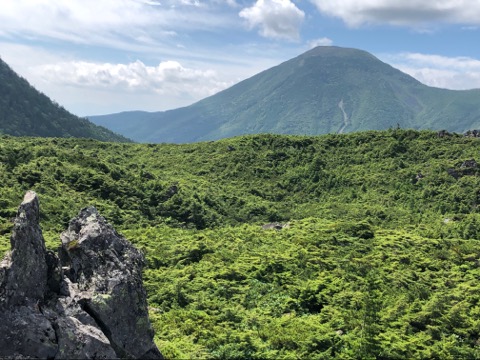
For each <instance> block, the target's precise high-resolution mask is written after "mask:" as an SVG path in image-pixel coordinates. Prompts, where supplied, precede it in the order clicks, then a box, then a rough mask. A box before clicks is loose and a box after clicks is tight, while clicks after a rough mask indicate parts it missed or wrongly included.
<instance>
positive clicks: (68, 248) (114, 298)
mask: <svg viewBox="0 0 480 360" xmlns="http://www.w3.org/2000/svg"><path fill="white" fill-rule="evenodd" d="M61 239H62V249H63V251H62V262H64V264H66V265H67V266H69V271H68V276H69V278H70V280H71V281H72V282H73V283H75V284H76V285H77V286H78V289H79V291H80V292H79V293H77V294H76V296H77V297H78V299H79V300H78V302H79V303H80V304H81V306H82V309H83V310H84V311H86V312H87V313H88V314H89V315H90V316H91V317H92V318H94V319H95V321H96V322H97V324H99V325H100V327H101V328H102V329H103V330H104V333H105V334H106V335H107V337H108V339H109V340H110V343H111V344H112V346H113V348H114V349H115V351H116V353H117V355H118V356H119V357H122V358H125V357H126V358H145V357H146V354H152V355H156V356H157V357H160V356H161V354H160V352H159V351H158V349H157V348H156V346H155V344H154V343H153V341H152V339H153V335H154V334H153V329H152V327H151V325H150V321H149V319H148V309H147V297H146V293H145V290H144V288H143V283H142V268H143V266H144V262H145V261H144V257H143V255H142V254H141V253H140V251H138V250H137V249H136V248H134V247H133V246H132V245H131V244H130V243H129V242H128V241H127V240H126V239H125V238H123V237H122V236H120V235H119V234H118V233H117V232H116V231H115V230H114V229H113V228H112V227H111V226H110V225H109V224H107V222H106V221H105V219H104V218H103V217H102V216H100V215H99V214H98V212H97V210H96V209H95V208H94V207H89V208H86V209H83V210H82V211H81V212H80V214H79V215H78V217H76V218H75V219H73V220H72V221H71V222H70V225H69V227H68V230H67V231H65V232H64V233H63V234H62V236H61Z"/></svg>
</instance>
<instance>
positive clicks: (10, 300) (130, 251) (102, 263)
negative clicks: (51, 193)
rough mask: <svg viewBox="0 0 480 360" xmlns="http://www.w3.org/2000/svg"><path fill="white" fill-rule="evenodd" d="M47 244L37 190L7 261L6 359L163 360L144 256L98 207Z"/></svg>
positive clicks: (1, 328)
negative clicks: (54, 248) (52, 247)
mask: <svg viewBox="0 0 480 360" xmlns="http://www.w3.org/2000/svg"><path fill="white" fill-rule="evenodd" d="M61 241H62V244H61V246H60V248H59V256H57V255H56V254H54V253H53V252H50V251H47V250H46V249H45V242H44V239H43V236H42V231H41V229H40V226H39V202H38V198H37V195H36V194H35V193H34V192H31V191H29V192H28V193H27V194H26V195H25V199H24V201H23V202H22V204H21V205H20V208H19V210H18V213H17V217H16V219H15V223H14V228H13V233H12V236H11V246H12V249H11V252H9V253H8V254H7V255H6V256H5V258H4V259H3V261H2V262H1V263H0V334H1V335H2V336H0V358H2V357H6V358H49V359H72V358H75V359H82V358H83V359H97V358H103V359H114V358H129V359H135V358H138V359H161V358H163V357H162V355H161V353H160V351H159V350H158V349H157V347H156V346H155V344H154V343H153V330H152V327H151V325H150V321H149V319H148V311H147V302H146V293H145V290H144V288H143V285H142V267H143V265H144V258H143V255H142V254H141V253H140V252H139V251H138V250H137V249H135V248H134V247H133V246H132V245H131V244H130V243H129V242H128V241H127V240H126V239H125V238H123V237H122V236H120V235H119V234H118V233H117V232H116V231H115V230H114V229H113V228H112V227H111V226H110V225H109V224H108V223H107V222H106V221H105V219H104V218H103V217H102V216H100V214H99V213H98V212H97V210H96V209H95V208H93V207H89V208H86V209H83V210H82V211H81V212H80V214H79V215H78V217H76V218H74V219H73V220H72V221H71V222H70V225H69V227H68V229H67V231H65V232H64V233H63V234H62V236H61Z"/></svg>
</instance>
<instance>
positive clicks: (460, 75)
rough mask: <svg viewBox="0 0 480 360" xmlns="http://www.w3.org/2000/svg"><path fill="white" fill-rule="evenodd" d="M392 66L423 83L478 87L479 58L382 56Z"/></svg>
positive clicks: (414, 54)
mask: <svg viewBox="0 0 480 360" xmlns="http://www.w3.org/2000/svg"><path fill="white" fill-rule="evenodd" d="M382 58H383V60H385V61H387V62H388V63H390V64H392V66H394V67H396V68H398V69H400V70H402V71H403V72H405V73H407V74H409V75H411V76H413V77H414V78H416V79H417V80H419V81H421V82H422V83H424V84H427V85H430V86H435V87H440V88H447V89H454V90H466V89H474V88H475V89H476V88H480V60H477V59H472V58H469V57H446V56H440V55H429V54H419V53H402V54H396V55H385V56H382Z"/></svg>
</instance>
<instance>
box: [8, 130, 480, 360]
mask: <svg viewBox="0 0 480 360" xmlns="http://www.w3.org/2000/svg"><path fill="white" fill-rule="evenodd" d="M479 150H480V140H478V139H475V138H467V137H463V136H459V135H452V136H446V137H442V138H441V137H438V136H437V134H436V133H433V132H428V131H422V132H417V131H413V130H401V129H391V130H388V131H382V132H373V131H372V132H362V133H355V134H348V135H324V136H319V137H302V136H281V135H254V136H253V135H252V136H243V137H238V138H232V139H226V140H221V141H216V142H209V143H198V144H189V145H168V144H158V145H154V144H148V145H147V144H121V143H101V142H98V141H94V140H85V139H40V138H14V137H7V136H4V137H1V138H0V163H1V164H0V170H1V171H0V181H1V182H0V183H1V184H2V186H1V187H0V233H1V234H2V235H1V237H0V251H1V252H4V251H5V250H6V249H7V247H8V246H7V245H8V236H9V232H10V229H11V222H10V219H11V218H12V217H14V215H15V212H16V208H17V206H18V203H19V201H20V199H21V198H22V196H23V193H24V192H25V191H26V190H27V189H33V190H35V191H36V192H37V193H38V194H39V196H40V201H41V209H42V213H41V221H42V227H43V229H44V235H45V237H46V240H47V246H48V247H50V248H54V247H57V246H58V243H59V240H58V235H59V232H60V231H62V230H63V229H64V228H65V227H66V224H67V222H68V221H69V219H70V218H72V217H73V216H74V215H76V213H78V211H79V209H80V208H81V207H85V206H87V205H95V206H97V208H98V209H99V210H100V212H101V213H102V214H103V215H104V216H105V217H106V218H107V220H108V221H109V222H111V223H112V224H113V225H114V226H115V227H116V229H117V230H118V231H120V232H121V233H123V234H124V235H125V236H126V237H127V238H128V239H129V240H131V241H132V242H133V243H134V244H135V245H136V246H137V247H139V248H140V249H142V250H143V251H144V252H145V254H146V258H147V267H146V269H145V273H144V277H145V284H146V287H147V292H148V299H149V308H150V316H151V319H152V322H153V325H154V328H155V330H156V342H157V344H158V345H159V347H160V349H161V350H162V352H163V353H164V354H165V355H166V356H167V357H169V358H262V359H263V358H272V359H277V358H319V359H328V358H335V359H352V358H362V359H369V358H378V359H405V358H439V359H459V358H464V359H470V358H478V357H480V347H479V339H480V320H479V319H480V318H479V313H480V305H479V304H480V285H479V283H478V279H479V277H480V244H479V243H478V239H479V236H480V215H479V209H478V204H479V203H480V201H479V191H478V189H479V185H480V177H479V174H480V166H478V165H477V164H476V162H475V161H474V159H478V154H479ZM472 160H473V161H472ZM269 222H280V223H282V224H288V226H286V227H284V228H283V229H281V230H264V229H262V227H261V225H263V224H265V223H269Z"/></svg>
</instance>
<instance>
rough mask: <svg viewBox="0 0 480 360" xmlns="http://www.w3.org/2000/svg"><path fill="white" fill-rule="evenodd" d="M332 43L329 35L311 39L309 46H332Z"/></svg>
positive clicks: (311, 47)
mask: <svg viewBox="0 0 480 360" xmlns="http://www.w3.org/2000/svg"><path fill="white" fill-rule="evenodd" d="M332 44H333V40H332V39H329V38H327V37H323V38H319V39H314V40H310V41H309V42H308V47H309V48H310V49H313V48H314V47H317V46H330V45H332Z"/></svg>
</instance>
